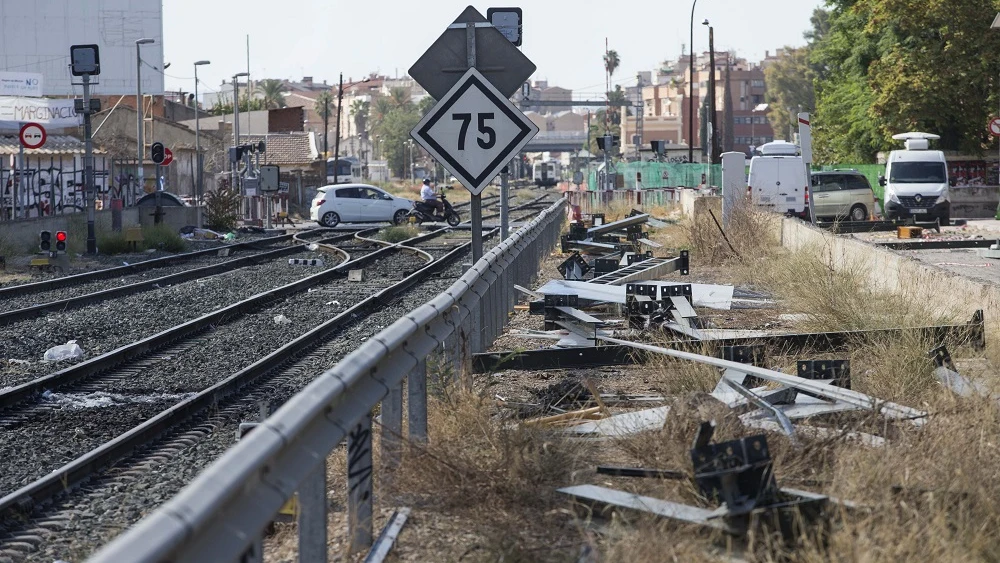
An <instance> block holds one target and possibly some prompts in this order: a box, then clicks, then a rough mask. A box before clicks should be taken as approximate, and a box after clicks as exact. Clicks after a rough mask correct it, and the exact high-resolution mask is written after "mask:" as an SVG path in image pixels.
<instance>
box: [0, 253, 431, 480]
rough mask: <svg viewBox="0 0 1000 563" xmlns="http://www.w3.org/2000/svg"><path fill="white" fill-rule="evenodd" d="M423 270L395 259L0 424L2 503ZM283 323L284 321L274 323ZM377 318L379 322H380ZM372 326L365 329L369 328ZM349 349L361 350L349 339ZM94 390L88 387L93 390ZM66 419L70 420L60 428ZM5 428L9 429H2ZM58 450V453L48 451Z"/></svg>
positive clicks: (418, 262)
mask: <svg viewBox="0 0 1000 563" xmlns="http://www.w3.org/2000/svg"><path fill="white" fill-rule="evenodd" d="M423 264H424V261H423V260H420V259H418V258H416V257H411V256H407V255H398V256H394V257H391V258H389V259H387V260H380V261H379V262H377V263H376V264H374V265H372V266H369V267H367V268H365V270H364V274H365V281H364V282H363V283H358V284H352V283H345V282H343V281H341V280H337V281H334V282H332V283H328V284H324V285H322V286H317V287H315V288H311V289H312V291H307V292H303V293H299V294H296V295H293V296H291V297H289V298H287V299H284V300H282V301H279V302H276V303H273V304H271V305H270V306H268V307H266V308H264V309H262V310H260V311H258V312H255V313H253V314H250V315H245V316H242V317H239V318H237V319H234V320H233V321H232V322H229V323H226V324H223V325H219V326H217V327H215V329H214V330H213V331H211V332H210V333H207V334H204V335H202V336H200V337H199V338H198V341H197V345H196V346H193V347H185V348H186V349H185V350H184V351H182V352H179V353H176V354H173V353H171V354H163V356H164V358H165V359H163V360H161V361H159V362H157V363H154V364H152V365H150V366H147V367H146V368H145V369H143V371H142V374H141V376H138V377H128V378H115V377H112V378H110V381H107V382H106V384H105V383H104V382H101V383H100V391H99V392H97V393H86V394H80V393H73V392H72V391H73V390H72V389H68V390H60V393H58V394H57V396H56V397H55V398H54V399H53V400H51V401H47V402H46V403H47V404H50V405H53V406H59V405H67V407H68V408H55V409H53V410H51V411H47V412H46V413H45V415H42V416H34V417H31V418H30V419H29V420H24V421H18V422H17V423H16V424H6V425H5V424H4V423H3V422H2V417H0V496H3V495H4V494H6V493H9V492H11V491H13V490H15V489H16V488H17V487H18V486H20V485H23V484H25V483H27V482H30V481H31V480H33V479H37V478H40V477H42V476H43V475H45V474H47V473H49V472H50V471H53V470H55V469H57V468H58V467H60V466H61V465H62V464H64V463H65V462H66V461H67V460H68V459H67V457H68V458H69V459H75V458H76V457H79V456H80V455H83V454H84V453H86V452H87V451H90V450H91V449H93V448H94V447H96V446H98V445H100V444H101V443H103V442H106V441H108V440H110V439H112V438H114V437H115V436H118V435H120V434H122V433H124V432H125V431H127V430H129V429H131V428H133V427H134V426H136V425H138V424H140V423H141V422H143V421H144V420H146V419H148V418H149V417H150V416H151V415H152V414H156V412H159V410H162V408H161V409H159V410H155V409H154V410H152V411H150V410H149V409H135V408H133V405H134V404H135V403H136V402H138V403H141V404H147V403H149V402H151V401H152V402H154V403H158V404H160V405H161V407H163V408H165V407H166V406H167V405H166V404H162V402H159V401H157V399H159V398H161V397H162V396H163V395H162V394H168V395H172V396H175V399H174V402H176V401H178V400H180V398H182V397H183V396H185V394H189V393H193V392H197V391H200V390H202V389H205V388H206V387H209V386H211V385H213V384H215V383H217V382H219V381H221V380H223V379H225V378H226V377H228V376H229V375H231V374H233V373H235V372H237V371H239V370H240V369H242V368H245V367H246V366H248V365H250V364H252V363H253V362H255V361H257V360H259V359H261V358H263V357H264V356H266V355H267V354H269V353H271V352H273V351H274V350H275V349H276V348H278V347H279V346H281V345H282V344H284V343H286V342H289V341H291V340H293V339H294V338H296V337H298V336H300V335H301V334H304V333H306V332H308V331H309V330H311V329H313V328H314V327H315V326H317V325H319V324H321V323H323V322H324V321H326V320H328V319H330V318H332V317H334V316H336V315H337V314H339V313H340V312H342V311H343V310H345V309H347V308H349V307H351V306H352V305H353V304H355V303H357V302H358V301H361V300H362V299H364V298H365V297H367V296H369V295H371V294H373V293H375V292H377V291H379V290H381V289H383V288H385V287H388V286H390V285H392V284H393V283H395V282H396V281H398V280H399V279H402V278H403V274H404V273H405V274H409V273H411V272H412V271H414V270H416V269H417V268H419V267H420V266H422V265H423ZM278 315H284V317H285V319H287V321H282V322H280V323H279V322H277V321H276V320H275V319H276V318H277V317H278ZM376 316H377V315H376ZM366 324H368V323H366ZM352 342H356V341H355V340H353V339H352ZM94 384H95V382H90V383H89V384H88V385H87V387H88V388H92V387H93V386H94ZM81 405H83V406H84V407H83V408H86V407H87V406H89V408H87V410H89V416H88V424H89V426H88V427H87V428H86V429H85V430H84V431H83V434H84V435H85V439H80V440H77V441H74V442H70V443H62V442H61V439H60V437H61V436H62V435H64V434H74V435H75V434H77V433H80V429H79V427H78V426H77V424H78V422H77V421H78V418H79V411H78V410H77V409H78V408H81ZM64 417H66V418H67V420H65V421H64V420H63V418H64ZM4 426H7V428H4ZM53 443H59V444H60V447H59V448H58V449H53V448H49V447H46V446H47V445H49V444H53Z"/></svg>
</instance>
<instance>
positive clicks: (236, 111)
mask: <svg viewBox="0 0 1000 563" xmlns="http://www.w3.org/2000/svg"><path fill="white" fill-rule="evenodd" d="M244 76H249V74H248V73H246V72H238V73H236V74H234V75H233V146H234V147H238V146H240V78H241V77H244ZM248 86H249V85H248ZM247 99H248V100H249V96H248V97H247ZM249 121H250V120H249V119H247V122H248V123H249ZM231 185H232V188H233V189H234V190H237V191H241V190H240V163H239V159H236V160H234V161H233V178H232V184H231Z"/></svg>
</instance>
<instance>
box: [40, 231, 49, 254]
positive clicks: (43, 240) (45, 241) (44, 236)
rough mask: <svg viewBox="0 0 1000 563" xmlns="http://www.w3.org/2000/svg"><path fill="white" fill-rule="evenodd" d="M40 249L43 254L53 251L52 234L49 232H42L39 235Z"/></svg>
mask: <svg viewBox="0 0 1000 563" xmlns="http://www.w3.org/2000/svg"><path fill="white" fill-rule="evenodd" d="M38 248H41V249H42V252H48V251H49V250H51V249H52V233H51V232H49V231H42V232H40V233H38Z"/></svg>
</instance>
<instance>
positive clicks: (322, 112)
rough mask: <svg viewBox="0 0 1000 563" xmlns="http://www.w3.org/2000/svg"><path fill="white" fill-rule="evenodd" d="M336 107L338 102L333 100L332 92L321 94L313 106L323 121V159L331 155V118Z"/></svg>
mask: <svg viewBox="0 0 1000 563" xmlns="http://www.w3.org/2000/svg"><path fill="white" fill-rule="evenodd" d="M336 107H337V102H336V100H334V99H333V94H332V93H331V92H330V90H324V91H322V92H320V94H319V96H316V105H315V106H313V109H314V110H316V113H317V114H319V117H320V119H322V120H323V158H326V157H327V155H328V154H329V153H330V150H329V149H330V147H329V143H328V142H327V137H328V135H329V132H330V116H331V115H333V111H334V110H335V109H336Z"/></svg>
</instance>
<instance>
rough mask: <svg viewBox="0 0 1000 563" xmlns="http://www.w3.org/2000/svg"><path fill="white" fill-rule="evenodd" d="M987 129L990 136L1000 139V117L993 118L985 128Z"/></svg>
mask: <svg viewBox="0 0 1000 563" xmlns="http://www.w3.org/2000/svg"><path fill="white" fill-rule="evenodd" d="M987 129H989V131H990V135H993V136H994V137H1000V117H994V118H993V119H991V120H990V124H989V126H987Z"/></svg>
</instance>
